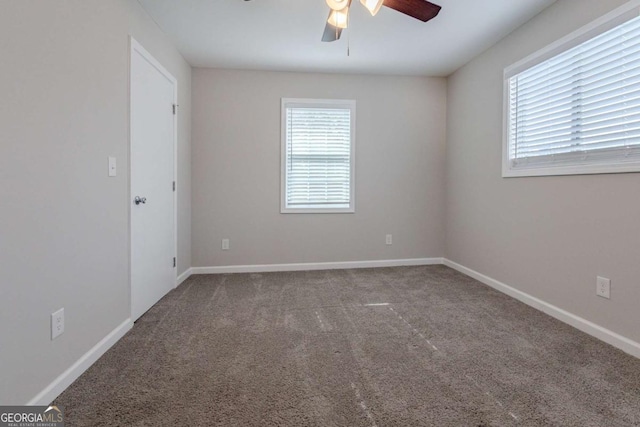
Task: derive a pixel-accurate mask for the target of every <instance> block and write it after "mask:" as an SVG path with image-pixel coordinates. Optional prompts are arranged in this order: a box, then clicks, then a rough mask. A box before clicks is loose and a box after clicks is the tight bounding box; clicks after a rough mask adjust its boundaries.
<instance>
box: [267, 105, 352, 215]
mask: <svg viewBox="0 0 640 427" xmlns="http://www.w3.org/2000/svg"><path fill="white" fill-rule="evenodd" d="M296 107H298V108H340V109H349V110H350V111H351V114H350V129H349V130H350V138H351V141H350V147H349V148H350V166H349V206H348V207H346V208H333V207H327V208H322V207H310V208H291V207H287V171H286V167H287V108H296ZM280 117H281V119H280V134H281V135H280V213H282V214H295V213H300V214H345V213H346V214H351V213H355V200H356V199H355V175H356V173H355V165H356V158H355V157H356V101H355V100H353V99H313V98H282V99H281V109H280Z"/></svg>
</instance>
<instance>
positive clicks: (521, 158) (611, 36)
mask: <svg viewBox="0 0 640 427" xmlns="http://www.w3.org/2000/svg"><path fill="white" fill-rule="evenodd" d="M636 16H637V15H636ZM507 90H508V91H509V92H508V105H507V108H508V113H507V114H508V130H507V131H508V147H507V149H508V158H507V159H506V161H508V164H507V165H506V166H507V168H508V169H510V170H518V169H520V170H527V169H535V168H547V169H553V168H557V169H562V168H566V167H573V168H574V170H575V172H574V173H581V172H580V171H578V170H576V167H578V168H579V167H580V166H586V167H593V166H596V167H597V166H605V168H604V169H602V170H600V171H605V172H606V171H615V170H607V169H606V166H629V165H630V164H638V162H639V161H640V18H634V19H631V20H629V21H627V22H625V23H623V24H621V25H619V26H617V27H615V28H613V29H611V30H609V31H606V32H604V33H602V34H600V35H598V36H596V37H593V38H591V39H590V40H587V41H586V42H583V43H581V44H579V45H577V46H575V47H573V48H571V49H569V50H566V51H565V52H563V53H561V54H559V55H556V56H554V57H552V58H551V59H548V60H546V61H544V62H541V63H539V64H537V65H535V66H533V67H531V68H528V69H526V70H524V71H522V72H520V73H519V74H516V75H514V76H512V77H510V78H508V81H507ZM591 172H593V173H597V172H599V170H597V169H591ZM584 173H590V172H589V171H588V170H587V171H586V172H584ZM549 174H553V172H550V173H549Z"/></svg>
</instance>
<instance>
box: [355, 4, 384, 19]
mask: <svg viewBox="0 0 640 427" xmlns="http://www.w3.org/2000/svg"><path fill="white" fill-rule="evenodd" d="M360 3H362V5H363V6H364V7H366V8H367V10H369V12H371V16H376V13H378V12H379V11H380V8H381V7H382V3H384V0H360Z"/></svg>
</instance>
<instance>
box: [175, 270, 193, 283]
mask: <svg viewBox="0 0 640 427" xmlns="http://www.w3.org/2000/svg"><path fill="white" fill-rule="evenodd" d="M192 274H193V268H191V267H189V268H187V269H186V270H185V271H184V273H182V274H181V275H179V276H178V278H177V279H176V287H178V286H180V285H181V284H182V282H184V281H185V280H187V279H188V278H189V276H191V275H192Z"/></svg>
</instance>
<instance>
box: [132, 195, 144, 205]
mask: <svg viewBox="0 0 640 427" xmlns="http://www.w3.org/2000/svg"><path fill="white" fill-rule="evenodd" d="M133 201H134V202H135V204H136V205H139V204H140V203H142V204H144V203H147V198H146V197H140V196H136V198H135V199H133Z"/></svg>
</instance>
